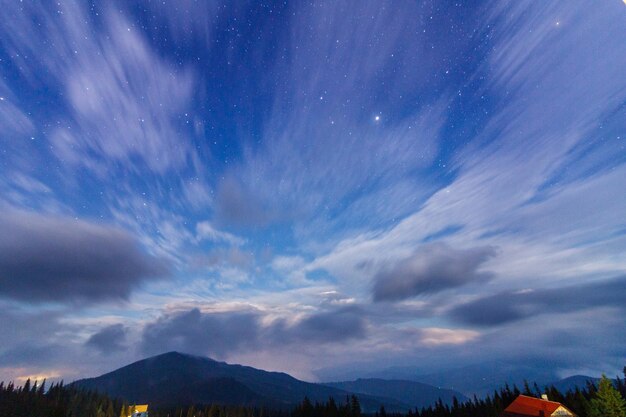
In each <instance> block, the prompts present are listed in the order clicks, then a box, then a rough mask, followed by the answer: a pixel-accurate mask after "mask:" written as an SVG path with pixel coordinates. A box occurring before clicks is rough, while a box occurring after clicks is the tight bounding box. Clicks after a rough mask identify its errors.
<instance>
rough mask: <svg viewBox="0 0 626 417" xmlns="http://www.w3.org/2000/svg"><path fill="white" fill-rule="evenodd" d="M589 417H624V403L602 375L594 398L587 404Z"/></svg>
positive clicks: (625, 415) (625, 402) (625, 410)
mask: <svg viewBox="0 0 626 417" xmlns="http://www.w3.org/2000/svg"><path fill="white" fill-rule="evenodd" d="M588 416H589V417H626V401H624V398H622V396H621V394H620V393H619V391H617V390H616V389H615V388H614V387H613V383H612V382H611V380H610V379H608V378H607V377H606V375H602V379H601V380H600V384H599V385H598V391H597V392H596V395H595V398H593V399H592V400H591V401H590V403H589V412H588Z"/></svg>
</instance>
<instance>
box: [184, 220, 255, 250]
mask: <svg viewBox="0 0 626 417" xmlns="http://www.w3.org/2000/svg"><path fill="white" fill-rule="evenodd" d="M196 236H197V237H198V239H200V240H208V241H211V242H224V243H228V244H231V245H235V246H241V245H243V244H244V243H245V240H244V239H242V238H240V237H238V236H235V235H233V234H231V233H228V232H222V231H220V230H217V229H215V228H214V227H213V225H212V224H211V223H210V222H208V221H204V222H200V223H198V224H196Z"/></svg>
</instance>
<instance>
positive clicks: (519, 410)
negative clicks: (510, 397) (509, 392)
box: [502, 395, 575, 417]
mask: <svg viewBox="0 0 626 417" xmlns="http://www.w3.org/2000/svg"><path fill="white" fill-rule="evenodd" d="M559 407H563V408H565V409H566V410H567V411H569V412H570V413H572V412H571V411H570V410H569V409H568V408H567V407H565V406H564V405H563V404H561V403H557V402H556V401H548V400H542V399H541V398H535V397H528V396H526V395H520V396H519V397H517V398H516V399H515V400H514V401H513V402H512V403H511V404H510V405H509V406H508V407H507V408H505V409H504V412H503V413H502V414H503V415H507V416H533V417H550V416H551V415H552V413H554V412H555V411H556V410H557V408H559ZM572 415H575V414H574V413H572Z"/></svg>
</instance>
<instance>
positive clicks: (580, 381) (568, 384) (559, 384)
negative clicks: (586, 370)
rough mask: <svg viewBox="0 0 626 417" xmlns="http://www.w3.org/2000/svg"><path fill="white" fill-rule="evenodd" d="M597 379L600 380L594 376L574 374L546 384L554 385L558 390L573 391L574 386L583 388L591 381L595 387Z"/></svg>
mask: <svg viewBox="0 0 626 417" xmlns="http://www.w3.org/2000/svg"><path fill="white" fill-rule="evenodd" d="M599 381H600V378H594V377H592V376H586V375H574V376H570V377H567V378H564V379H561V380H559V381H556V382H552V383H550V384H547V385H548V386H554V387H555V388H556V389H558V390H559V391H560V392H567V391H574V390H575V389H576V387H578V388H580V389H584V388H586V387H587V383H588V382H591V383H593V384H594V385H595V386H596V387H597V386H598V382H599Z"/></svg>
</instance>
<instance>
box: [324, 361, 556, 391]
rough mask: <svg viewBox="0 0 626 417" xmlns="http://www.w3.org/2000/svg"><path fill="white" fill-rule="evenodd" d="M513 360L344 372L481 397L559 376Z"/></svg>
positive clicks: (544, 382) (328, 372)
mask: <svg viewBox="0 0 626 417" xmlns="http://www.w3.org/2000/svg"><path fill="white" fill-rule="evenodd" d="M533 365H534V366H532V365H526V364H517V363H514V364H512V363H508V362H504V361H494V362H485V363H479V364H473V365H467V366H463V367H459V368H452V369H442V370H439V371H436V372H430V373H424V371H423V370H422V369H420V368H417V367H404V366H397V367H391V368H386V369H381V370H377V371H370V372H367V373H360V372H357V371H350V372H348V373H346V374H345V375H346V376H347V378H346V379H355V378H381V379H401V380H408V381H416V382H421V383H423V384H428V385H432V386H435V387H445V388H448V389H451V390H455V391H458V392H461V393H463V394H464V395H466V396H467V397H472V396H473V395H474V394H476V395H477V396H479V397H484V396H485V395H487V394H492V393H493V391H494V390H496V389H499V388H500V387H503V386H504V384H507V383H508V384H509V385H510V386H513V385H517V386H518V387H521V386H523V384H524V380H527V381H529V382H530V383H531V384H532V382H534V381H536V382H537V384H538V385H539V386H540V387H543V386H545V385H547V384H548V383H549V382H550V381H557V380H558V379H559V378H558V376H557V374H556V372H555V371H554V370H553V369H552V368H551V367H549V366H547V365H546V366H543V364H533ZM317 373H318V375H320V377H321V378H324V379H327V380H328V379H330V378H329V376H331V377H333V379H334V377H336V376H337V375H336V374H335V373H333V371H332V370H331V369H321V370H318V372H317Z"/></svg>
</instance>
